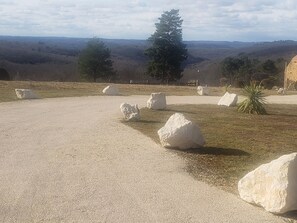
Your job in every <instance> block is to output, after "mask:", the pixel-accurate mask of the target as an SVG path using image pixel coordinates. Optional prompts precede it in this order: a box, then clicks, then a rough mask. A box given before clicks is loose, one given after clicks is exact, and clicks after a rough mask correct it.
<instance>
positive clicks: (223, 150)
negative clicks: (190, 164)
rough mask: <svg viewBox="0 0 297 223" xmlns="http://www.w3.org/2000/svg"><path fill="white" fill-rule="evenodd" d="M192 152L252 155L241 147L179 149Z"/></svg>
mask: <svg viewBox="0 0 297 223" xmlns="http://www.w3.org/2000/svg"><path fill="white" fill-rule="evenodd" d="M179 151H181V152H185V153H191V154H209V155H224V156H250V154H249V153H247V152H245V151H243V150H240V149H227V148H218V147H202V148H197V149H187V150H179Z"/></svg>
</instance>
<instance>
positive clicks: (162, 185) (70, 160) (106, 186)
mask: <svg viewBox="0 0 297 223" xmlns="http://www.w3.org/2000/svg"><path fill="white" fill-rule="evenodd" d="M218 99H219V98H218V97H168V102H169V103H187V102H190V103H216V102H217V101H218ZM146 100H147V97H145V96H133V97H120V96H119V97H104V96H103V97H81V98H59V99H43V100H30V101H29V100H28V101H17V102H9V103H1V104H0V114H1V115H0V149H1V152H0V180H1V181H0V182H1V183H0V222H129V223H130V222H196V223H197V222H204V223H206V222H237V223H239V222H253V223H255V222H261V223H263V222H269V223H271V222H283V221H282V220H281V219H280V218H278V217H276V216H274V215H272V214H269V213H266V212H264V211H262V209H260V208H257V207H254V206H252V205H249V204H247V203H245V202H243V201H242V200H240V199H239V198H238V197H236V196H234V195H232V194H228V193H226V192H224V191H221V190H219V189H217V188H214V187H212V186H209V185H206V184H205V183H203V182H199V181H197V180H195V179H193V178H192V177H191V176H190V175H189V174H188V173H187V172H186V171H185V170H184V167H185V163H184V161H183V160H182V159H181V158H179V157H177V155H175V154H173V153H170V152H168V151H167V150H166V149H164V148H162V147H160V146H159V145H157V144H156V143H154V142H153V141H152V140H151V139H149V138H147V137H145V136H143V135H142V134H140V133H139V132H137V131H135V130H133V129H131V128H129V127H127V126H125V125H123V124H121V123H120V119H121V114H120V112H119V105H120V103H122V102H128V103H138V104H140V105H142V106H143V105H144V103H145V101H146Z"/></svg>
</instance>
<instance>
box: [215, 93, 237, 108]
mask: <svg viewBox="0 0 297 223" xmlns="http://www.w3.org/2000/svg"><path fill="white" fill-rule="evenodd" d="M237 100H238V96H237V95H236V94H230V93H229V92H226V93H225V94H224V95H223V97H221V99H220V100H219V102H218V105H224V106H228V107H230V106H236V103H237Z"/></svg>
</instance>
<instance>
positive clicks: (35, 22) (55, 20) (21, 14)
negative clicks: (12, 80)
mask: <svg viewBox="0 0 297 223" xmlns="http://www.w3.org/2000/svg"><path fill="white" fill-rule="evenodd" d="M173 8H174V9H179V10H180V16H181V17H182V19H183V20H184V22H183V38H184V40H224V41H225V40H226V41H274V40H288V39H290V40H297V22H296V21H297V3H296V0H282V1H276V0H237V1H234V0H147V1H144V0H125V1H124V0H0V18H1V20H0V35H13V36H61V37H94V36H97V37H100V38H113V39H147V38H148V37H149V36H150V35H151V34H152V33H153V32H154V31H155V25H154V24H155V23H156V22H157V21H158V18H159V17H160V16H161V14H162V13H163V12H164V11H169V10H170V9H173Z"/></svg>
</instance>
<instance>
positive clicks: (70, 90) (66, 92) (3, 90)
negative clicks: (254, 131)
mask: <svg viewBox="0 0 297 223" xmlns="http://www.w3.org/2000/svg"><path fill="white" fill-rule="evenodd" d="M110 84H111V83H86V82H38V81H0V102H5V101H14V100H17V97H16V95H15V92H14V89H16V88H29V89H32V90H34V91H35V92H36V93H37V94H38V95H39V96H40V97H41V98H55V97H79V96H98V95H102V90H103V89H104V88H105V87H106V86H107V85H110ZM115 85H116V86H118V88H119V90H120V93H121V94H122V95H150V94H151V93H152V92H164V93H165V94H166V95H176V96H187V95H197V87H195V86H168V85H138V84H115ZM224 90H225V88H224V87H209V92H210V95H211V96H222V95H223V94H224ZM230 91H231V93H236V94H238V95H241V94H242V90H241V89H240V88H231V89H230ZM294 93H295V94H296V93H297V92H296V91H294V92H288V94H294ZM264 94H265V95H273V94H274V95H275V94H276V92H275V91H271V90H270V91H269V90H265V91H264Z"/></svg>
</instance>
